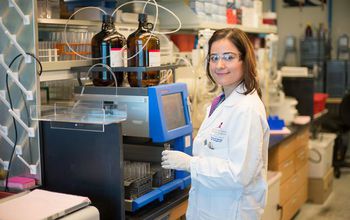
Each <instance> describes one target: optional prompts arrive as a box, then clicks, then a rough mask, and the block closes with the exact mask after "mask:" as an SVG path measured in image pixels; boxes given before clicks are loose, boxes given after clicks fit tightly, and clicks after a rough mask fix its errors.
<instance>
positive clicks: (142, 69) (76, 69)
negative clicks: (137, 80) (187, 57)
mask: <svg viewBox="0 0 350 220" xmlns="http://www.w3.org/2000/svg"><path fill="white" fill-rule="evenodd" d="M179 66H180V65H162V66H153V67H111V69H112V70H113V72H147V71H159V70H168V69H175V68H177V67H179ZM89 69H90V66H81V67H72V68H71V70H72V72H87V71H88V70H89ZM102 70H105V67H100V66H98V67H95V68H93V71H102Z"/></svg>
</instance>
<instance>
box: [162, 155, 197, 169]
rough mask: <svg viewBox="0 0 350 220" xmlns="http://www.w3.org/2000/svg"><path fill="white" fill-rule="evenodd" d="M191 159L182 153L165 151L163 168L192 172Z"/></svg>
mask: <svg viewBox="0 0 350 220" xmlns="http://www.w3.org/2000/svg"><path fill="white" fill-rule="evenodd" d="M191 159H192V157H191V156H190V155H188V154H185V153H183V152H181V151H175V150H165V151H163V152H162V168H164V169H175V170H185V171H187V172H190V162H191Z"/></svg>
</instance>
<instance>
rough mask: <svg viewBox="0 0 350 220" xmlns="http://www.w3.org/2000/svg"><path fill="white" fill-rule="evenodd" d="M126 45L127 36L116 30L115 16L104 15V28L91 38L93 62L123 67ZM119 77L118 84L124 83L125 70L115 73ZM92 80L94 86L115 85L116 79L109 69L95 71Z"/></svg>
mask: <svg viewBox="0 0 350 220" xmlns="http://www.w3.org/2000/svg"><path fill="white" fill-rule="evenodd" d="M125 45H126V39H125V37H124V36H123V35H122V34H120V33H118V32H117V31H116V30H115V26H114V22H113V17H112V16H110V15H103V20H102V28H101V31H100V32H99V33H97V34H96V35H95V36H94V37H93V38H92V40H91V51H92V57H93V58H99V57H101V59H96V60H93V63H94V64H96V63H103V64H107V65H109V66H111V67H123V66H124V65H123V63H124V61H123V54H122V48H123V47H124V46H125ZM114 74H115V76H116V78H117V83H118V86H121V85H122V83H123V78H124V76H123V74H124V73H123V72H115V73H114ZM92 82H93V84H94V86H114V85H115V81H114V78H113V76H112V75H111V74H110V72H109V71H107V70H103V71H101V72H93V74H92Z"/></svg>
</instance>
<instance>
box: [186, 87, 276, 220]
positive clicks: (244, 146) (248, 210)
mask: <svg viewBox="0 0 350 220" xmlns="http://www.w3.org/2000/svg"><path fill="white" fill-rule="evenodd" d="M244 91H245V87H244V85H243V84H240V85H239V86H238V87H237V88H236V89H235V90H234V91H233V92H232V94H231V95H230V96H229V97H228V98H226V99H225V100H224V102H223V103H221V104H220V105H219V106H218V107H217V109H216V110H215V111H214V112H213V113H212V115H211V116H210V117H209V118H208V113H207V117H206V119H205V120H204V121H203V123H202V125H201V127H200V129H199V131H198V134H197V136H196V138H195V139H194V143H193V156H195V157H193V159H192V160H191V163H190V169H191V179H192V185H191V190H190V193H189V205H188V209H187V213H186V217H187V219H188V220H193V219H201V220H204V219H208V220H213V219H218V220H219V219H220V220H228V219H239V220H241V219H242V220H243V219H244V220H254V219H260V218H261V214H262V213H263V209H264V207H265V200H266V193H267V181H266V172H267V150H268V142H269V126H268V124H267V120H266V112H265V108H264V105H263V103H262V102H261V100H260V98H259V96H258V94H257V92H253V93H251V94H248V95H244V94H239V93H243V92H244ZM207 112H209V108H208V111H207Z"/></svg>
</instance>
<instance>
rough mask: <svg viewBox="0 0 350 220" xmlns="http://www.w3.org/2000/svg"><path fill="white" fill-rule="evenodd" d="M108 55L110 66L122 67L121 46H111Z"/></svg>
mask: <svg viewBox="0 0 350 220" xmlns="http://www.w3.org/2000/svg"><path fill="white" fill-rule="evenodd" d="M109 54H110V55H109V56H110V61H111V67H123V66H124V61H123V59H122V58H123V52H122V48H111V51H110V53H109Z"/></svg>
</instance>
